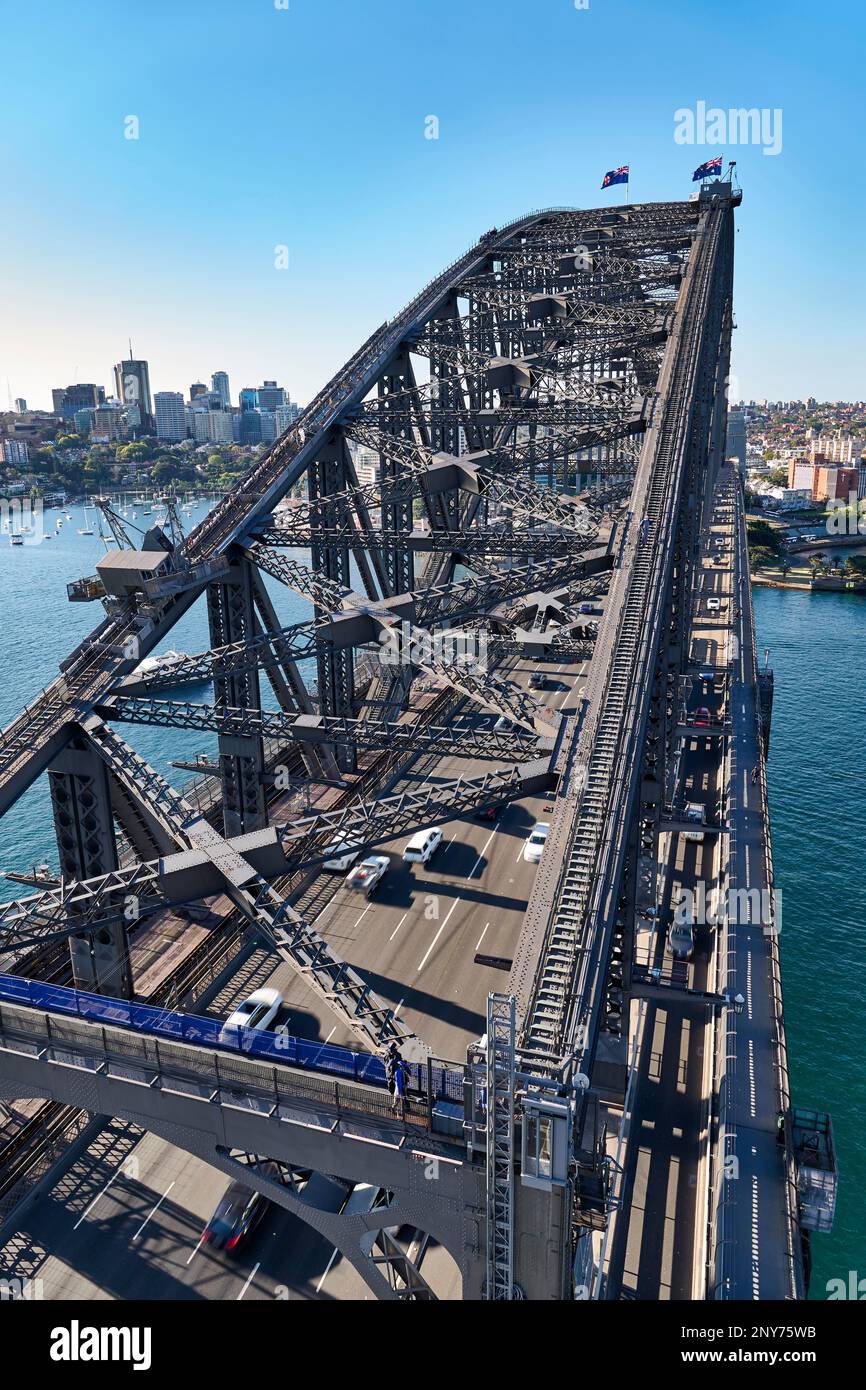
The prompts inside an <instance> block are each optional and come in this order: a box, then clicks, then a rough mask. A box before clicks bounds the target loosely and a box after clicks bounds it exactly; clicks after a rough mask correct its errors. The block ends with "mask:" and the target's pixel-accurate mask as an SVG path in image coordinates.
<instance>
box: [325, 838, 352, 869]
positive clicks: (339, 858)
mask: <svg viewBox="0 0 866 1390" xmlns="http://www.w3.org/2000/svg"><path fill="white" fill-rule="evenodd" d="M326 853H327V854H329V855H330V856H331V857H330V859H326V860H325V862H324V864H323V865H322V868H323V869H339V870H340V871H341V872H345V870H346V869H350V868H351V867H352V865H353V864H354V862H355V860H356V859H357V858H358V855H359V854H360V853H361V851H360V850H359V849H355V848H354V846H353V845H347V844H339V845H328V848H327V850H326Z"/></svg>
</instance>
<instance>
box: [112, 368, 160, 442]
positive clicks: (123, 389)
mask: <svg viewBox="0 0 866 1390" xmlns="http://www.w3.org/2000/svg"><path fill="white" fill-rule="evenodd" d="M114 382H115V386H116V390H117V399H118V400H119V401H120V403H121V405H125V406H138V413H139V417H140V422H141V423H140V428H141V430H143V431H144V432H145V433H150V432H151V431H152V430H153V405H152V404H151V399H150V371H149V370H148V365H147V363H146V362H145V361H144V360H143V359H142V358H140V357H133V356H132V351H131V350H130V355H129V357H128V358H127V359H126V361H125V362H117V363H116V364H115V367H114Z"/></svg>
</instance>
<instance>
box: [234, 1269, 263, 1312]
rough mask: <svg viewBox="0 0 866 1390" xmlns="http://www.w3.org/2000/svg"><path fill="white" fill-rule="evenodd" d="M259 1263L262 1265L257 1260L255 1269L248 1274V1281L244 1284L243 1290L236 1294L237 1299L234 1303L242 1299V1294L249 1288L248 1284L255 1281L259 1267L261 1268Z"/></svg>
mask: <svg viewBox="0 0 866 1390" xmlns="http://www.w3.org/2000/svg"><path fill="white" fill-rule="evenodd" d="M261 1263H262V1262H261V1260H259V1263H258V1264H257V1265H256V1267H255V1269H254V1270H253V1271H252V1273H251V1274H250V1277H249V1279H248V1280H247V1282H246V1283H245V1284H244V1286H243V1288H242V1289H241V1291H240V1293H239V1294H238V1296H237V1298H236V1299H235V1302H236V1303H240V1301H241V1299H242V1298H243V1296H244V1294H245V1293H246V1291H247V1289H248V1288H249V1286H250V1284H251V1283H252V1282H253V1280H254V1279H255V1277H256V1275H257V1274H258V1272H259V1269H260V1267H261Z"/></svg>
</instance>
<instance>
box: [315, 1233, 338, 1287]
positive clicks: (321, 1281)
mask: <svg viewBox="0 0 866 1390" xmlns="http://www.w3.org/2000/svg"><path fill="white" fill-rule="evenodd" d="M336 1258H337V1247H336V1245H335V1246H334V1249H333V1253H332V1255H331V1258H330V1259H329V1261H328V1263H327V1265H326V1266H325V1272H324V1274H323V1275H322V1277H321V1279H320V1280H319V1282H318V1284H317V1285H316V1293H321V1292H322V1285H323V1284H324V1282H325V1280H326V1279H327V1277H328V1275H329V1274H330V1272H331V1267H332V1265H333V1263H334V1261H335V1259H336Z"/></svg>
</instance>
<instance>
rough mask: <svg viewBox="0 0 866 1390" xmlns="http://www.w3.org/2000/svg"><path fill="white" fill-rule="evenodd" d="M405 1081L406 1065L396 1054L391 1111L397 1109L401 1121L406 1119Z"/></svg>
mask: <svg viewBox="0 0 866 1390" xmlns="http://www.w3.org/2000/svg"><path fill="white" fill-rule="evenodd" d="M406 1080H407V1077H406V1063H405V1062H404V1061H403V1058H402V1057H401V1056H400V1055H399V1053H398V1055H397V1060H396V1061H395V1063H394V1095H393V1098H392V1100H391V1109H392V1110H396V1109H397V1108H398V1107H399V1110H400V1119H401V1120H405V1118H406Z"/></svg>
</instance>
